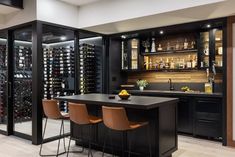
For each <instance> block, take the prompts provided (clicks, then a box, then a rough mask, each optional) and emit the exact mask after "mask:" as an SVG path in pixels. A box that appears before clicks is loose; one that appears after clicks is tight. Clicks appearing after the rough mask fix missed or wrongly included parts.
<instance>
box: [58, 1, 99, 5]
mask: <svg viewBox="0 0 235 157" xmlns="http://www.w3.org/2000/svg"><path fill="white" fill-rule="evenodd" d="M61 1H64V2H66V3H70V4H73V5H77V6H81V5H85V4H89V3H94V2H96V1H101V0H61Z"/></svg>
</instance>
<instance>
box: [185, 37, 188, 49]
mask: <svg viewBox="0 0 235 157" xmlns="http://www.w3.org/2000/svg"><path fill="white" fill-rule="evenodd" d="M184 49H185V50H186V49H188V41H187V38H185V39H184Z"/></svg>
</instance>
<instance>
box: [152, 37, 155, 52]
mask: <svg viewBox="0 0 235 157" xmlns="http://www.w3.org/2000/svg"><path fill="white" fill-rule="evenodd" d="M151 52H156V45H155V38H152V44H151Z"/></svg>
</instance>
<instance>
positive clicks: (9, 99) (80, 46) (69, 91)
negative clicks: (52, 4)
mask: <svg viewBox="0 0 235 157" xmlns="http://www.w3.org/2000/svg"><path fill="white" fill-rule="evenodd" d="M36 24H37V22H32V23H28V24H27V25H26V26H19V27H16V28H14V29H12V30H10V31H8V32H6V33H5V32H3V33H2V32H0V67H1V71H0V91H1V93H0V132H2V133H4V134H14V135H16V136H19V137H23V138H25V139H28V140H32V142H33V143H38V142H39V141H40V138H39V137H40V136H41V135H39V134H41V133H42V132H41V133H40V132H38V128H41V129H43V127H42V125H40V123H41V124H43V123H44V115H43V114H42V113H43V112H42V106H41V101H42V99H54V98H56V97H59V96H69V95H74V94H80V93H90V92H103V90H104V88H103V82H102V78H103V77H104V76H103V71H102V69H103V66H104V65H103V64H102V59H103V58H102V56H103V52H104V51H103V38H102V36H100V35H99V34H95V33H92V32H87V31H85V32H82V31H79V32H78V31H75V30H74V29H71V28H66V27H60V26H52V25H50V24H43V23H40V28H41V34H40V33H37V36H35V27H36ZM2 34H3V35H2ZM39 39H40V40H39ZM9 61H10V62H11V63H10V62H9ZM82 69H83V70H82ZM58 105H59V108H60V110H61V111H62V112H65V113H67V112H68V111H69V108H68V105H67V103H66V102H63V101H61V102H59V103H58ZM36 114H39V115H41V118H39V117H40V116H38V115H37V116H36ZM38 118H39V119H38ZM51 123H54V122H53V121H51ZM56 126H57V124H56V123H55V124H54V127H56ZM9 128H10V129H9ZM39 130H40V129H39ZM36 134H38V135H39V137H38V135H36ZM53 138H57V137H56V135H50V136H48V137H47V140H50V139H53Z"/></svg>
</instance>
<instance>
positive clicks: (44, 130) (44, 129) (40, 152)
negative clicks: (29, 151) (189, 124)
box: [39, 118, 47, 156]
mask: <svg viewBox="0 0 235 157" xmlns="http://www.w3.org/2000/svg"><path fill="white" fill-rule="evenodd" d="M46 127H47V118H46V121H45V124H44V128H43V133H42V141H41V145H40V151H39V155H40V156H43V155H42V145H43V141H44V137H45V132H46Z"/></svg>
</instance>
